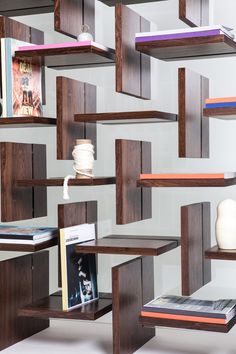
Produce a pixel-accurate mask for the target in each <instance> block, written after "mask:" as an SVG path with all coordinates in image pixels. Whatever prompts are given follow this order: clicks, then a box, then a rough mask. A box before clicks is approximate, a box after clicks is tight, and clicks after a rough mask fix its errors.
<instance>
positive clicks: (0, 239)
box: [0, 225, 58, 245]
mask: <svg viewBox="0 0 236 354" xmlns="http://www.w3.org/2000/svg"><path fill="white" fill-rule="evenodd" d="M57 235H58V229H57V228H54V227H39V228H35V227H24V226H23V227H20V226H11V225H1V226H0V244H3V243H6V244H21V245H38V244H40V243H43V242H46V241H49V240H52V239H53V238H55V237H57Z"/></svg>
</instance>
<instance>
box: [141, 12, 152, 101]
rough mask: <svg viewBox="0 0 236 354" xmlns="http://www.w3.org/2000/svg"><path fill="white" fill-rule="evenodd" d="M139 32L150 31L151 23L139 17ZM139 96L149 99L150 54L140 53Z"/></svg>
mask: <svg viewBox="0 0 236 354" xmlns="http://www.w3.org/2000/svg"><path fill="white" fill-rule="evenodd" d="M140 22H141V28H140V32H150V30H151V25H150V22H149V21H148V20H146V19H145V18H143V17H140ZM140 60H141V84H140V88H141V97H144V98H147V99H151V60H150V56H148V55H146V54H141V57H140Z"/></svg>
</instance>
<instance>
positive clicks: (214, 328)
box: [140, 316, 236, 333]
mask: <svg viewBox="0 0 236 354" xmlns="http://www.w3.org/2000/svg"><path fill="white" fill-rule="evenodd" d="M235 323H236V317H234V318H233V319H232V320H231V321H229V322H228V323H227V324H224V325H222V324H212V323H211V324H209V323H201V322H195V321H194V322H191V321H177V320H172V319H171V320H168V319H164V318H158V319H157V318H155V319H153V318H149V317H141V316H140V324H142V325H143V326H147V327H154V326H158V327H160V326H164V327H172V328H185V329H194V330H200V331H210V332H222V333H228V332H229V331H230V329H231V328H232V327H233V326H234V325H235Z"/></svg>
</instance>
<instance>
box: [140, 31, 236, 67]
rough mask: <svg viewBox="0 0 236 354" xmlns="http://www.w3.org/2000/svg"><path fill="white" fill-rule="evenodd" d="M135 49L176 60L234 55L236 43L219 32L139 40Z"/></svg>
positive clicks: (165, 58) (157, 57)
mask: <svg viewBox="0 0 236 354" xmlns="http://www.w3.org/2000/svg"><path fill="white" fill-rule="evenodd" d="M136 50H138V51H140V52H141V53H146V54H148V55H150V56H152V57H154V58H156V59H161V60H165V61H177V60H182V59H183V60H187V59H200V58H211V57H227V56H230V55H235V53H236V43H235V42H234V41H233V40H232V39H230V38H228V37H227V36H225V35H223V34H221V35H216V36H208V37H193V38H183V39H174V40H172V39H170V40H169V39H168V40H161V41H159V40H158V41H148V42H139V43H136Z"/></svg>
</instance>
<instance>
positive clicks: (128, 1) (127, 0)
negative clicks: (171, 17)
mask: <svg viewBox="0 0 236 354" xmlns="http://www.w3.org/2000/svg"><path fill="white" fill-rule="evenodd" d="M100 1H101V2H103V3H104V4H105V5H108V6H115V5H116V4H119V3H120V0H100ZM154 1H155V2H157V1H165V0H122V4H123V5H133V4H143V3H146V2H154Z"/></svg>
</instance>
